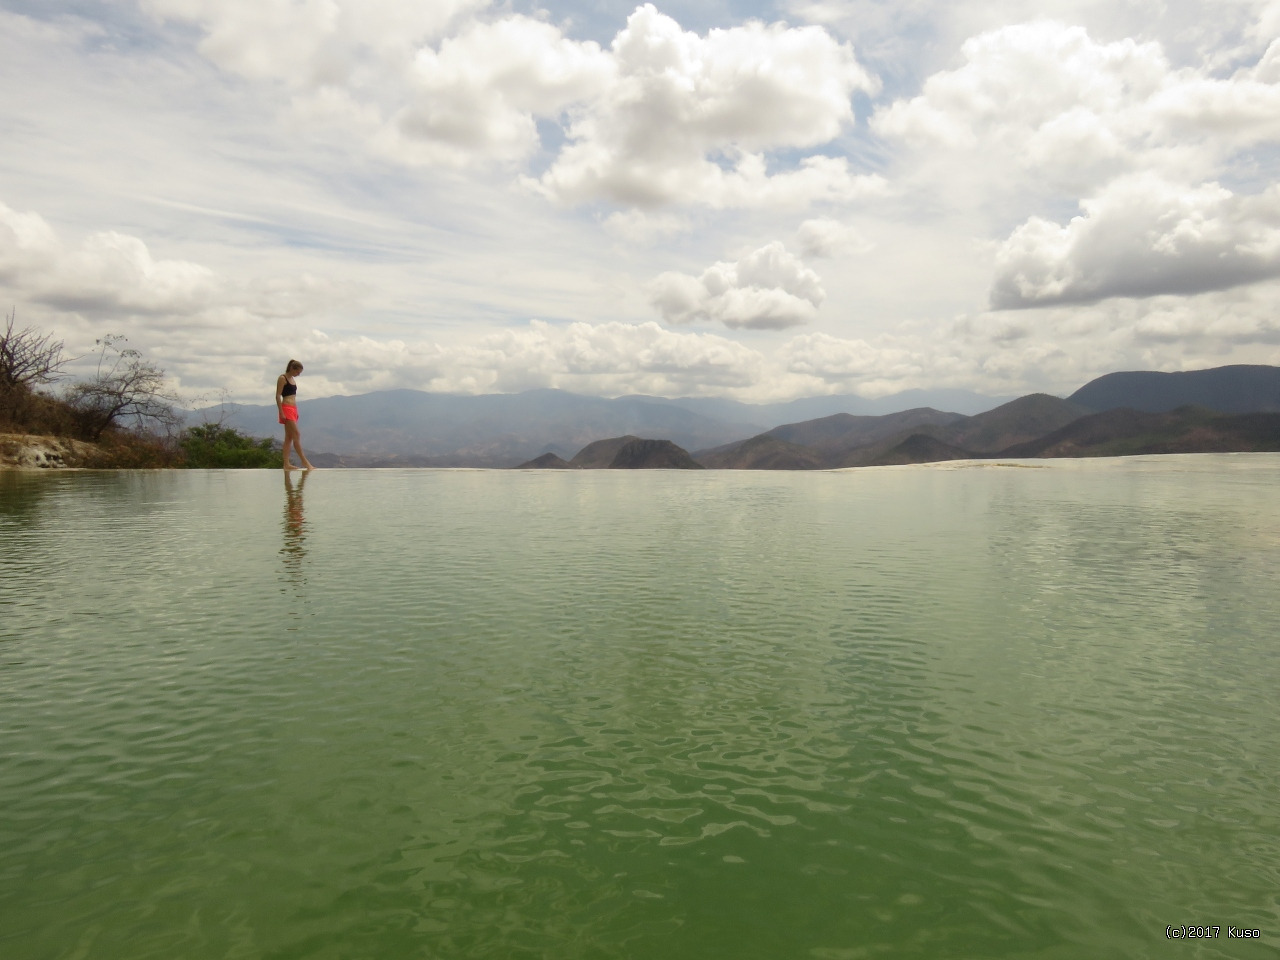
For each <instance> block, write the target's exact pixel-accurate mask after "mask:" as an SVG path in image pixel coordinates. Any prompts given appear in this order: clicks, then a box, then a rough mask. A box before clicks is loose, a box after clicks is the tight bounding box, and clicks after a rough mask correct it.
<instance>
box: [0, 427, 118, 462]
mask: <svg viewBox="0 0 1280 960" xmlns="http://www.w3.org/2000/svg"><path fill="white" fill-rule="evenodd" d="M97 450H98V447H97V446H96V445H95V444H92V443H85V442H84V441H83V440H69V439H67V438H66V437H41V436H36V435H35V434H30V433H0V470H40V469H44V470H48V469H62V468H66V467H77V466H79V465H80V464H81V463H83V462H84V461H86V460H88V459H89V458H90V457H92V455H93V454H94V453H96V452H97Z"/></svg>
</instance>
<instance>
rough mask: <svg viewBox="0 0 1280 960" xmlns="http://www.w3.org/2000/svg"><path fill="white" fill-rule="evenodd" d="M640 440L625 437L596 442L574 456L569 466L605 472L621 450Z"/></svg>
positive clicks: (576, 468)
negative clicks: (633, 441)
mask: <svg viewBox="0 0 1280 960" xmlns="http://www.w3.org/2000/svg"><path fill="white" fill-rule="evenodd" d="M639 439H640V438H639V437H633V436H625V437H610V438H609V439H607V440H596V441H594V442H593V443H589V444H587V445H586V446H585V447H583V448H582V449H581V450H579V451H578V452H577V453H576V454H574V457H573V459H572V460H570V461H569V466H571V467H573V468H574V469H575V470H605V469H607V468H608V466H609V464H611V463H613V458H614V457H616V456H617V455H618V451H619V450H621V449H622V448H623V447H625V446H626V445H627V444H628V443H630V442H631V441H632V440H639Z"/></svg>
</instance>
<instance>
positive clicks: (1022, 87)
mask: <svg viewBox="0 0 1280 960" xmlns="http://www.w3.org/2000/svg"><path fill="white" fill-rule="evenodd" d="M962 53H963V56H964V59H965V63H964V64H963V65H962V66H960V67H958V68H956V69H954V70H946V71H942V72H939V73H936V74H934V75H933V76H931V77H929V79H928V80H927V81H926V82H925V84H924V89H923V91H922V92H921V93H920V95H918V96H916V97H913V98H910V99H903V100H899V101H897V102H895V103H893V104H891V105H889V106H887V107H885V108H882V109H881V110H879V111H878V112H877V113H876V115H875V116H874V117H873V119H872V127H873V129H875V130H876V131H877V132H878V133H879V134H881V135H882V136H885V137H888V138H891V139H895V140H898V141H900V142H902V143H905V144H907V145H909V146H910V147H911V148H913V149H914V150H916V151H938V150H941V151H942V153H941V157H942V160H941V163H943V164H956V163H964V162H969V163H978V164H981V165H983V167H985V168H986V169H987V170H988V179H989V181H990V182H991V183H992V184H1001V183H1002V181H1003V180H1004V178H1005V177H1007V174H1006V173H1005V172H1004V171H1006V170H1009V169H1014V170H1019V169H1020V170H1022V171H1023V172H1025V173H1030V174H1031V175H1032V176H1034V177H1036V178H1046V177H1047V178H1048V184H1049V185H1050V186H1053V185H1057V186H1059V187H1067V188H1075V187H1083V188H1084V189H1093V188H1096V187H1097V186H1098V185H1099V184H1101V183H1104V182H1106V181H1107V180H1108V179H1110V178H1112V177H1114V176H1116V175H1120V174H1123V173H1126V172H1140V171H1153V170H1162V171H1164V173H1165V175H1174V174H1178V175H1184V176H1186V175H1191V176H1194V175H1200V176H1203V175H1204V174H1205V172H1206V171H1207V170H1210V169H1211V168H1212V165H1213V164H1214V163H1215V162H1217V161H1219V160H1220V159H1222V158H1225V157H1227V156H1229V155H1230V153H1231V152H1232V151H1234V150H1238V149H1240V148H1242V147H1247V146H1249V145H1252V144H1256V143H1259V142H1265V141H1268V140H1274V139H1276V138H1277V137H1278V136H1280V84H1278V83H1277V82H1276V80H1275V78H1274V77H1273V76H1272V72H1273V70H1272V66H1271V60H1270V56H1271V54H1267V55H1265V56H1264V58H1263V59H1262V60H1259V61H1258V62H1257V63H1255V64H1253V65H1252V66H1248V67H1245V68H1242V69H1239V70H1237V71H1236V72H1235V73H1234V74H1232V75H1231V76H1230V77H1226V78H1221V77H1216V76H1213V75H1210V73H1209V72H1208V68H1207V67H1205V66H1203V65H1198V66H1197V67H1196V68H1186V69H1181V70H1177V69H1174V68H1173V67H1172V66H1171V65H1170V63H1169V60H1168V58H1167V57H1166V54H1165V51H1164V49H1163V48H1162V47H1161V45H1160V44H1159V43H1156V42H1139V41H1136V40H1133V39H1129V38H1126V39H1123V40H1117V41H1114V42H1110V43H1103V42H1099V41H1097V40H1095V39H1093V38H1092V37H1091V36H1090V35H1089V33H1088V31H1087V30H1086V29H1085V28H1083V27H1081V26H1074V25H1066V24H1062V23H1057V22H1052V21H1042V22H1037V23H1029V24H1017V25H1012V26H1005V27H1001V28H999V29H996V30H992V31H989V32H987V33H983V34H981V35H979V36H976V37H973V38H971V39H969V40H968V41H966V42H965V43H964V45H963V47H962ZM1005 186H1006V188H1007V184H1006V185H1005Z"/></svg>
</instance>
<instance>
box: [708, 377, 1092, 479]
mask: <svg viewBox="0 0 1280 960" xmlns="http://www.w3.org/2000/svg"><path fill="white" fill-rule="evenodd" d="M1086 413H1088V410H1086V409H1085V408H1084V407H1081V406H1078V405H1076V404H1073V403H1071V402H1069V401H1067V400H1062V399H1060V398H1058V397H1051V396H1049V395H1048V394H1044V393H1033V394H1029V395H1028V396H1025V397H1019V398H1018V399H1016V400H1011V401H1009V402H1008V403H1005V404H1002V405H1001V406H999V407H996V408H995V409H994V410H988V411H986V412H985V413H980V414H977V415H976V416H972V417H966V416H962V415H961V414H958V413H944V412H942V411H939V410H932V409H929V408H923V409H917V410H904V411H901V412H899V413H893V414H887V415H885V416H882V417H856V416H851V415H849V414H847V413H838V414H834V415H833V416H829V417H821V418H819V419H817V420H809V421H806V422H802V423H789V424H784V425H783V426H780V427H774V428H773V429H772V430H769V431H767V432H766V433H763V434H760V435H758V436H755V437H751V438H749V439H747V440H744V441H740V442H738V443H733V444H727V445H725V446H721V447H717V448H714V449H711V450H704V451H699V452H698V453H697V454H696V457H697V459H698V462H699V463H703V464H706V465H707V466H709V467H718V468H722V469H737V470H815V469H822V468H832V467H862V466H870V465H873V464H882V463H925V462H929V461H930V460H933V459H941V460H953V459H958V458H961V457H972V456H975V455H979V454H982V453H995V452H997V451H999V450H1003V449H1004V448H1005V447H1008V446H1010V445H1011V444H1015V443H1022V442H1025V441H1028V440H1034V439H1036V438H1038V437H1042V436H1044V435H1045V434H1046V433H1048V432H1050V431H1051V430H1055V429H1057V428H1058V427H1062V426H1065V425H1066V424H1068V423H1070V422H1072V421H1073V420H1075V419H1077V418H1079V417H1081V416H1083V415H1084V414H1086ZM908 441H909V442H908ZM926 441H932V442H926ZM935 454H936V456H935ZM912 457H914V458H916V459H910V458H912ZM920 458H924V459H920Z"/></svg>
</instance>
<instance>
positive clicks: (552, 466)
mask: <svg viewBox="0 0 1280 960" xmlns="http://www.w3.org/2000/svg"><path fill="white" fill-rule="evenodd" d="M516 469H517V470H569V469H571V468H570V466H569V463H568V461H566V460H564V459H563V458H562V457H558V456H556V455H555V454H554V453H544V454H543V455H542V456H540V457H534V458H533V459H532V460H529V461H527V462H525V463H522V464H520V466H519V467H517V468H516Z"/></svg>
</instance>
